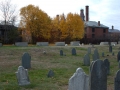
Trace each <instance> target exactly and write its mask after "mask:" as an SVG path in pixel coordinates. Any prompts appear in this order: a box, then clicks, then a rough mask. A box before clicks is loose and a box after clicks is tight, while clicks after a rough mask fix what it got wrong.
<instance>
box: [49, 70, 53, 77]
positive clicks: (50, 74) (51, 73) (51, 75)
mask: <svg viewBox="0 0 120 90" xmlns="http://www.w3.org/2000/svg"><path fill="white" fill-rule="evenodd" d="M53 76H54V72H53V71H52V70H50V71H49V72H48V74H47V77H49V78H50V77H53Z"/></svg>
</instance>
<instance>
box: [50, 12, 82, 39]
mask: <svg viewBox="0 0 120 90" xmlns="http://www.w3.org/2000/svg"><path fill="white" fill-rule="evenodd" d="M52 30H53V31H54V32H56V33H55V34H56V37H55V36H54V39H57V38H59V40H63V39H69V40H79V39H82V38H83V37H84V22H83V21H82V19H81V17H80V16H79V15H78V14H72V13H68V14H67V17H66V18H65V16H64V14H63V15H60V16H59V15H57V17H56V18H54V19H53V29H52Z"/></svg>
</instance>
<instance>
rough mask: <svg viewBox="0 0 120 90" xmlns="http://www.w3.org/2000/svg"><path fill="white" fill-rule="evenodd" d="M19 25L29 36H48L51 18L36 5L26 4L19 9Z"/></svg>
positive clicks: (47, 37) (46, 37)
mask: <svg viewBox="0 0 120 90" xmlns="http://www.w3.org/2000/svg"><path fill="white" fill-rule="evenodd" d="M20 16H21V21H20V27H22V28H24V30H26V32H27V33H30V34H31V37H36V38H38V37H39V38H45V39H49V38H50V29H51V18H50V17H49V16H48V15H47V14H46V13H45V12H44V11H42V10H41V9H39V7H38V6H34V5H28V6H26V7H22V8H21V9H20Z"/></svg>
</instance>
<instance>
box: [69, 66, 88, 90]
mask: <svg viewBox="0 0 120 90" xmlns="http://www.w3.org/2000/svg"><path fill="white" fill-rule="evenodd" d="M68 90H89V76H88V75H86V74H85V72H84V71H83V69H82V68H77V70H76V72H75V73H74V74H73V76H72V77H71V78H70V79H69V85H68Z"/></svg>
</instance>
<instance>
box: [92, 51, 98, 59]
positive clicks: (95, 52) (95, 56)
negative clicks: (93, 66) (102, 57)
mask: <svg viewBox="0 0 120 90" xmlns="http://www.w3.org/2000/svg"><path fill="white" fill-rule="evenodd" d="M97 59H99V53H98V50H97V49H95V50H94V54H93V61H95V60H97Z"/></svg>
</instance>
